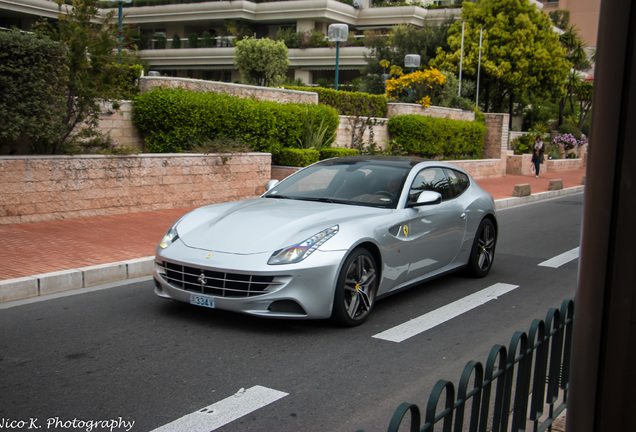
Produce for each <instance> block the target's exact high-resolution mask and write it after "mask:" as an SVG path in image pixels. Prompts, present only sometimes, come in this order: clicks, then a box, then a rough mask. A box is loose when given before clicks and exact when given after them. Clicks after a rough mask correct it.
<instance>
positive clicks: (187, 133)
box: [133, 89, 339, 153]
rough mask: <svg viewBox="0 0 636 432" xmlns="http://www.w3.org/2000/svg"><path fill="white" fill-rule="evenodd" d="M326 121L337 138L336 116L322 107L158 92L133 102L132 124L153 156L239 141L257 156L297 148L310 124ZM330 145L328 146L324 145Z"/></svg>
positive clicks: (329, 134) (179, 92)
mask: <svg viewBox="0 0 636 432" xmlns="http://www.w3.org/2000/svg"><path fill="white" fill-rule="evenodd" d="M308 116H313V117H314V118H315V119H316V120H318V119H320V121H321V122H322V121H324V123H323V125H324V127H326V134H325V135H326V136H328V137H331V136H334V133H335V131H336V129H337V127H338V123H339V117H338V113H337V112H336V111H335V110H334V109H333V108H330V107H327V106H324V105H304V104H279V103H276V102H270V101H256V100H254V99H242V98H237V97H234V96H230V95H227V94H217V93H198V92H194V91H187V90H183V89H157V90H153V91H151V92H148V93H145V94H143V95H141V96H138V97H137V98H135V100H134V110H133V122H134V123H135V124H136V125H137V126H138V127H139V128H140V129H141V131H142V132H143V133H144V134H145V136H146V146H147V149H148V150H149V151H150V152H157V153H166V152H183V151H189V150H190V149H191V148H192V146H193V145H197V144H199V143H201V142H205V141H209V140H213V139H215V138H217V137H224V138H228V139H237V140H240V141H241V142H243V143H245V145H247V146H248V147H249V148H251V149H252V150H254V151H261V152H271V153H276V152H278V151H279V150H280V149H281V148H283V147H297V145H298V141H299V138H304V137H305V136H306V133H307V132H306V119H307V117H308ZM326 144H327V145H328V144H330V141H329V142H327V143H326Z"/></svg>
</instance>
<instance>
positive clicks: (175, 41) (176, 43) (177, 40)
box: [172, 33, 181, 48]
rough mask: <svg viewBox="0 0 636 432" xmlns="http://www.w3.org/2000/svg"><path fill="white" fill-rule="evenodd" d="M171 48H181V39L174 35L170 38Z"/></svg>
mask: <svg viewBox="0 0 636 432" xmlns="http://www.w3.org/2000/svg"><path fill="white" fill-rule="evenodd" d="M172 48H181V38H180V37H179V35H178V34H176V33H175V34H174V36H172Z"/></svg>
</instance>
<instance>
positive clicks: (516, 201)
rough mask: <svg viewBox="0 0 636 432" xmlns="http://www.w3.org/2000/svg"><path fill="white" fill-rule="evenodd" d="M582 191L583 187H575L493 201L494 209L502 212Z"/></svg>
mask: <svg viewBox="0 0 636 432" xmlns="http://www.w3.org/2000/svg"><path fill="white" fill-rule="evenodd" d="M584 190H585V186H575V187H571V188H566V189H559V190H553V191H547V192H539V193H536V194H532V195H528V196H524V197H514V198H503V199H498V200H495V208H496V209H497V210H502V209H505V208H508V207H515V206H519V205H523V204H530V203H534V202H537V201H543V200H547V199H552V198H558V197H561V196H565V195H573V194H576V193H580V192H583V191H584Z"/></svg>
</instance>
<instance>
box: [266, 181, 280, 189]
mask: <svg viewBox="0 0 636 432" xmlns="http://www.w3.org/2000/svg"><path fill="white" fill-rule="evenodd" d="M278 183H279V181H278V180H276V179H272V180H270V181H268V182H267V183H265V191H269V190H271V189H272V188H273V187H274V186H276V185H277V184H278Z"/></svg>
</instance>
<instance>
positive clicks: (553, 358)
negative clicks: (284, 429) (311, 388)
mask: <svg viewBox="0 0 636 432" xmlns="http://www.w3.org/2000/svg"><path fill="white" fill-rule="evenodd" d="M573 319H574V301H572V300H569V299H566V300H564V301H563V303H562V305H561V309H554V308H553V309H550V310H549V311H548V314H547V316H546V319H545V320H544V321H542V320H534V322H533V323H532V325H531V326H530V330H529V331H528V333H527V334H526V333H523V332H516V333H515V334H514V335H513V336H512V339H511V341H510V345H509V347H508V349H506V347H504V346H502V345H495V346H493V347H492V349H491V351H490V355H489V356H488V360H487V361H486V366H485V367H484V366H483V365H482V364H481V363H479V362H475V361H469V362H468V363H467V364H466V366H465V367H464V371H463V372H462V375H461V378H460V380H459V385H458V387H457V394H455V387H454V385H453V383H451V382H450V381H447V380H439V381H438V382H437V384H435V386H434V387H433V390H432V391H431V394H430V396H429V399H428V403H427V405H426V412H425V413H424V423H423V424H422V421H421V420H422V414H421V412H420V408H419V407H418V406H417V405H415V404H412V403H406V402H405V403H402V404H401V405H400V406H398V408H397V409H396V410H395V412H394V414H393V417H392V418H391V421H390V423H389V427H388V431H389V432H392V431H397V430H398V429H399V428H400V426H401V425H402V423H403V422H404V421H405V419H407V422H406V423H409V424H410V429H409V430H410V431H411V432H415V431H420V432H424V431H433V430H434V429H435V425H436V424H438V423H440V422H442V430H443V431H444V432H451V431H454V432H460V431H471V432H472V431H475V432H476V431H479V432H486V431H493V432H504V431H525V430H533V431H537V432H539V431H544V430H546V429H549V428H551V426H552V423H553V422H554V420H555V419H556V418H557V417H558V416H559V414H561V413H562V412H563V411H564V410H565V408H566V406H567V396H568V385H569V378H570V377H569V367H570V351H571V346H572V326H573ZM440 402H443V405H444V406H443V408H439V405H440ZM528 409H529V411H528ZM358 432H363V431H358Z"/></svg>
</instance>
